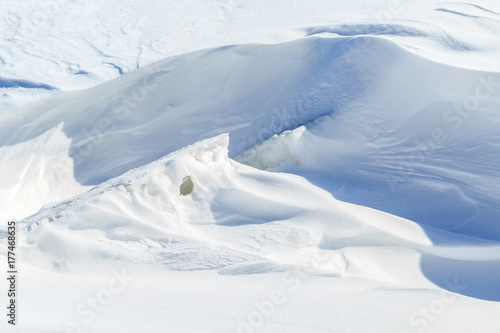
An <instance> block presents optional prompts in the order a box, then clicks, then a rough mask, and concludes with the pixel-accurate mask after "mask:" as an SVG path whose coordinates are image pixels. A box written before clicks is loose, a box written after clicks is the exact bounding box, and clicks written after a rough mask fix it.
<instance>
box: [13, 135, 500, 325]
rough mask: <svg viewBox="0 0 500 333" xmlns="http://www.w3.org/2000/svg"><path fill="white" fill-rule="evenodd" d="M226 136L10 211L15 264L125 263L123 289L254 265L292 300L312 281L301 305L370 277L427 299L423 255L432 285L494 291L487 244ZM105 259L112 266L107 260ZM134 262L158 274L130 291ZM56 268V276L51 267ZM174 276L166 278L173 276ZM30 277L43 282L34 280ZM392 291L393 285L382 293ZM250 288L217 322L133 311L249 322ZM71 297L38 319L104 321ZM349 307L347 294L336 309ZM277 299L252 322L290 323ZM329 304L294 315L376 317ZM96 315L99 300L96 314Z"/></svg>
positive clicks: (77, 270)
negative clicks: (338, 190) (421, 221)
mask: <svg viewBox="0 0 500 333" xmlns="http://www.w3.org/2000/svg"><path fill="white" fill-rule="evenodd" d="M227 147H228V137H227V135H221V136H219V137H217V138H214V139H209V140H205V141H202V142H199V143H197V144H195V145H193V146H189V147H187V148H184V149H182V150H180V151H177V152H175V153H173V154H170V155H169V156H167V157H164V158H161V159H159V160H158V161H155V162H153V163H151V164H148V165H146V166H143V167H140V168H138V169H134V170H132V171H129V172H127V173H125V174H123V175H122V176H119V177H117V178H114V179H111V180H109V181H107V182H105V183H103V184H101V185H99V186H97V187H95V188H93V189H92V190H90V191H88V192H86V193H84V194H82V195H80V196H76V197H74V198H72V199H70V200H67V201H63V202H61V203H59V204H57V205H55V206H53V207H47V208H45V209H43V210H41V211H40V212H39V213H37V214H35V215H33V216H31V217H29V218H26V219H23V220H21V221H19V224H20V229H23V230H24V231H25V232H23V233H22V235H23V236H22V244H25V245H23V246H22V247H21V252H20V255H21V256H22V258H23V264H24V265H26V268H24V267H22V268H23V269H22V271H26V270H27V271H30V270H32V269H34V268H36V269H38V270H40V271H41V272H44V273H43V274H46V280H48V281H53V280H54V279H55V280H65V279H67V277H68V276H73V277H74V279H75V280H76V281H80V280H82V279H85V278H86V279H96V277H99V278H101V279H105V277H106V276H109V275H110V274H111V276H116V275H117V274H122V273H123V272H122V271H121V269H120V268H119V267H126V272H125V274H123V275H124V276H128V277H129V278H128V282H127V283H126V287H127V290H126V291H124V293H129V297H130V296H131V295H134V294H135V295H136V297H137V298H138V299H143V297H144V296H143V294H146V295H148V294H149V293H151V292H153V290H155V289H156V288H158V285H157V284H158V282H157V281H159V280H157V279H158V278H159V277H160V276H168V278H167V279H172V277H177V278H181V277H182V276H185V274H184V275H183V274H182V272H191V274H190V275H189V276H188V277H187V278H188V279H190V280H192V279H193V276H194V277H195V279H198V278H197V277H196V276H200V277H203V279H207V280H208V281H211V283H213V284H214V285H219V284H220V283H225V282H224V281H226V279H227V278H226V277H231V276H234V277H236V278H237V280H236V281H241V279H242V277H244V276H248V275H250V276H251V275H253V274H258V276H262V275H263V276H264V277H263V278H262V279H263V281H264V284H263V285H260V284H259V285H258V286H257V285H256V288H257V289H259V290H260V289H261V288H263V291H264V292H265V291H266V289H270V291H269V292H272V291H274V289H276V287H275V286H276V285H279V284H278V283H279V282H277V281H276V279H278V281H279V280H283V281H284V284H283V285H282V286H281V288H282V289H283V291H282V292H285V290H288V291H287V297H294V296H295V297H298V298H299V299H301V300H303V298H304V296H303V295H300V294H299V293H300V292H301V289H302V288H304V289H305V288H311V287H312V288H314V289H315V290H324V291H325V292H326V293H327V295H328V296H327V297H326V298H325V297H324V296H323V297H321V298H320V299H324V300H323V301H321V300H320V301H319V303H316V302H315V303H316V304H315V305H313V309H318V310H319V309H320V308H321V307H322V306H324V305H326V304H328V305H329V304H330V302H331V301H327V300H328V299H329V298H334V297H335V298H336V297H339V296H340V297H346V296H347V295H349V297H354V298H355V299H356V298H358V297H359V296H356V295H357V293H359V291H360V290H366V291H367V293H368V295H370V294H372V293H375V295H376V294H377V293H380V292H377V290H379V289H380V288H382V290H385V292H383V293H382V295H384V294H387V296H382V297H388V300H389V301H390V302H402V301H403V300H404V298H405V297H408V294H407V293H408V292H409V290H410V289H415V288H418V289H421V290H423V291H424V293H423V295H421V296H419V297H422V296H423V299H424V300H425V299H426V298H427V297H431V299H432V297H436V295H440V293H443V292H441V291H440V289H439V288H438V287H436V286H435V285H434V284H433V283H431V282H430V281H429V279H427V278H426V276H425V273H427V272H426V269H427V268H428V267H427V264H428V265H431V264H432V265H433V266H432V269H430V270H431V271H432V274H433V275H432V276H433V277H437V276H439V278H440V279H442V282H443V284H444V285H443V288H445V289H449V290H450V291H451V292H458V293H462V294H465V295H470V296H473V297H476V298H485V299H490V300H497V301H498V300H499V299H500V294H499V293H495V294H492V293H491V291H492V290H494V288H495V285H496V283H497V279H498V277H499V275H498V270H496V269H494V268H493V267H495V266H498V262H499V261H500V255H499V254H498V253H499V249H500V246H499V245H498V244H496V245H495V244H492V243H488V242H485V241H480V240H477V239H473V238H466V237H457V236H456V235H454V234H450V233H447V232H443V231H439V230H435V229H432V228H422V227H419V226H418V225H417V224H415V223H413V222H411V221H408V220H404V219H401V218H398V217H395V216H391V215H388V214H386V213H382V212H379V211H375V210H372V209H368V208H364V207H361V206H355V205H352V204H348V203H344V202H341V201H338V200H336V199H334V198H333V197H332V196H331V195H330V194H329V193H328V192H326V191H323V190H321V189H320V188H318V187H315V186H314V185H312V184H310V183H309V182H307V181H306V180H304V179H303V178H300V177H297V176H294V175H291V174H279V173H270V172H265V171H259V170H257V169H254V168H251V167H248V166H245V165H242V164H239V163H236V162H234V161H232V160H230V159H228V157H227ZM187 176H189V177H190V178H191V180H192V182H193V184H194V186H193V191H192V193H190V194H188V195H185V196H184V195H180V193H179V188H180V184H181V183H182V181H183V179H184V178H185V177H187ZM427 235H433V236H435V237H439V239H440V240H441V245H440V246H436V245H433V243H432V242H431V240H430V239H429V237H428V236H427ZM424 259H426V261H424ZM459 263H462V264H459ZM463 263H467V265H469V266H474V265H476V266H477V265H482V266H481V270H480V271H479V273H480V274H481V276H483V277H484V278H483V280H482V281H481V283H480V284H479V283H477V281H476V280H475V278H476V276H475V274H477V273H478V270H477V269H476V270H474V271H470V270H464V271H463V272H462V273H461V274H460V275H458V276H457V275H456V273H455V274H452V273H450V272H451V271H458V270H460V269H463V268H464V267H463ZM421 266H422V267H421ZM113 267H114V268H113ZM112 268H113V269H114V271H112V273H110V270H111V269H112ZM122 269H123V268H122ZM167 270H168V271H167ZM117 272H118V273H117ZM144 272H148V273H149V274H154V275H155V276H156V277H157V278H156V279H154V278H153V280H152V281H153V282H152V283H153V285H151V286H148V285H143V287H142V288H141V291H138V290H134V289H132V288H134V287H133V286H134V284H135V283H139V281H138V280H139V279H140V281H144V279H147V277H145V276H144V275H143V274H144ZM166 272H171V273H168V274H167V273H166ZM214 272H217V273H218V274H214ZM59 274H63V275H62V276H65V278H62V277H58V275H59ZM149 278H151V277H149ZM260 279H261V278H259V281H260ZM457 279H458V280H457ZM269 280H270V282H269ZM457 281H460V282H459V283H458V282H457ZM49 283H50V282H49ZM79 283H81V282H79ZM129 283H130V284H131V286H129ZM173 283H174V284H178V283H179V282H178V281H176V280H175V279H174V281H173ZM230 283H234V281H231V282H230ZM250 283H251V282H250ZM302 284H304V286H302ZM464 286H465V287H464ZM38 288H42V289H45V288H51V287H50V284H47V282H41V283H38ZM65 288H67V287H65ZM84 288H85V289H88V288H89V287H84ZM160 288H162V287H160ZM180 288H181V290H182V291H183V294H181V295H184V296H182V297H186V294H188V295H189V294H190V289H192V288H193V286H192V285H190V284H188V285H184V286H181V287H180ZM194 288H195V289H196V287H194ZM205 288H206V287H205ZM230 288H231V289H232V288H235V287H234V286H233V287H230ZM273 288H274V289H273ZM299 288H300V289H299ZM318 288H319V289H318ZM454 288H455V289H454ZM209 289H211V288H209ZM221 289H226V286H224V288H221ZM110 290H111V288H110ZM400 290H402V291H403V292H400ZM405 290H406V291H405ZM170 292H171V291H167V293H170ZM295 292H297V294H299V295H295ZM394 292H396V294H395V295H394V296H391V293H394ZM451 292H446V294H444V295H445V296H438V297H444V299H445V300H446V301H447V302H450V304H451V303H455V302H457V303H458V305H456V306H455V307H456V308H458V309H453V310H452V313H460V312H461V311H464V310H465V309H467V308H469V307H472V308H474V309H476V311H477V309H481V310H484V311H485V312H484V313H481V315H480V317H481V318H482V319H483V320H484V322H485V323H489V325H493V324H494V321H492V319H488V317H487V315H489V316H493V318H495V317H494V313H495V312H496V311H498V309H499V308H498V306H497V304H491V303H490V305H489V307H485V306H486V304H488V303H485V302H483V301H478V300H474V299H467V298H464V297H463V296H457V295H455V294H452V293H451ZM346 293H347V295H345V294H346ZM92 294H97V300H99V299H101V300H104V301H102V302H101V301H100V303H102V304H101V305H107V300H106V298H105V296H103V295H104V293H102V295H101V294H99V292H97V293H96V292H90V295H92ZM426 294H427V296H426ZM210 295H212V296H210ZM343 295H344V296H343ZM119 296H121V294H119ZM177 297H179V296H177ZM189 297H190V298H191V301H190V302H191V303H192V305H191V307H194V308H196V306H197V304H199V302H201V300H202V299H203V298H206V297H214V296H213V294H211V292H208V293H207V291H206V290H201V291H198V294H196V295H191V296H189ZM218 297H220V296H218ZM218 297H217V296H215V298H216V299H217V298H218ZM226 297H230V296H226ZM253 297H255V296H254V292H251V293H250V295H246V297H245V298H244V300H243V302H242V304H239V305H237V306H235V307H233V308H231V309H230V310H229V309H227V310H224V311H223V313H224V315H223V317H224V320H223V323H220V322H219V323H218V322H217V320H214V318H212V316H213V314H207V312H206V310H204V311H202V312H201V313H193V314H191V315H188V314H187V313H186V312H185V311H186V310H184V309H179V308H177V307H176V308H166V307H165V306H166V305H165V304H163V303H161V302H160V304H159V306H160V307H161V308H163V309H165V310H164V311H166V312H165V313H164V314H163V315H162V316H160V317H159V318H154V319H149V320H148V322H147V323H143V326H142V329H145V330H147V331H162V330H164V329H167V328H168V329H169V330H173V331H179V332H180V331H187V330H188V327H193V328H192V330H193V331H212V329H210V330H207V326H199V325H200V323H199V322H198V323H196V320H193V319H194V317H193V316H196V318H197V320H198V321H199V320H202V321H204V322H205V325H208V326H210V325H214V328H213V331H220V330H223V331H228V332H230V331H236V332H245V331H248V327H249V328H250V329H251V330H253V329H254V327H253V326H255V325H254V324H255V323H258V322H259V321H257V322H256V321H255V320H253V319H252V316H249V317H248V318H250V319H248V318H245V315H246V313H245V311H248V310H246V308H247V307H248V305H249V304H250V306H251V302H250V301H245V300H246V299H250V300H251V299H252V298H253ZM309 297H310V296H309ZM71 298H73V297H71ZM375 298H378V296H375ZM63 299H68V297H64V298H63ZM152 299H153V301H152V302H153V303H151V302H150V300H149V299H144V302H146V303H147V304H148V305H145V306H146V308H151V309H152V308H154V307H156V306H157V305H156V304H155V303H154V302H158V301H157V300H156V299H155V297H152ZM306 299H307V297H306ZM36 302H37V300H36V298H35V299H32V298H31V297H29V298H28V297H25V298H24V299H23V304H24V306H23V307H27V308H33V307H34V306H35V304H36ZM72 302H73V303H75V304H72ZM79 302H81V301H79V300H78V298H74V301H70V302H69V311H68V310H63V311H62V313H61V310H60V309H59V308H58V307H57V306H55V307H54V306H53V305H49V306H48V307H47V308H46V309H43V310H40V313H38V314H37V316H42V317H43V316H50V314H49V313H50V312H52V311H57V312H58V313H59V315H58V317H57V318H54V319H52V320H51V321H50V324H49V323H47V324H45V325H46V329H47V330H49V329H50V330H54V329H61V330H64V329H67V328H66V327H72V326H71V325H72V324H76V325H77V326H78V327H79V328H81V329H85V330H88V331H92V332H105V331H107V330H108V329H109V328H108V326H107V325H109V323H108V324H107V325H106V324H104V325H102V324H101V322H100V321H99V322H98V321H95V320H94V317H93V315H91V314H90V313H91V309H92V307H91V306H90V305H87V307H83V306H80V304H78V303H79ZM215 302H216V303H215V304H217V306H220V311H222V310H223V309H225V305H223V304H219V302H220V301H217V300H216V301H215ZM258 302H260V300H259V301H258ZM273 302H274V301H273ZM281 302H283V303H285V296H284V295H282V296H281V297H278V301H276V305H273V308H274V307H275V306H276V307H278V306H279V305H281ZM323 302H326V303H323ZM363 302H364V304H365V306H367V305H369V304H372V305H374V303H371V302H374V301H370V300H369V301H366V300H364V301H363ZM224 303H225V302H224ZM247 303H249V304H247ZM263 303H266V300H264V301H263ZM83 304H85V301H84V302H83ZM89 304H90V302H89ZM266 304H270V303H266ZM259 306H262V305H261V304H260V305H259ZM266 306H268V305H266ZM75 307H76V311H75ZM357 307H359V305H355V306H353V307H352V308H350V309H349V311H353V310H354V309H355V308H357ZM96 311H97V310H94V316H95V315H97V314H96ZM156 311H158V310H156ZM266 311H271V308H269V306H268V308H267V310H265V311H263V313H264V314H266V313H267V312H266ZM289 311H290V309H288V308H287V307H286V306H285V307H284V309H282V311H280V313H279V314H278V315H277V316H276V317H275V316H274V315H273V314H269V319H268V320H266V325H265V326H264V327H263V331H269V332H287V331H290V329H291V328H290V327H289V326H288V325H293V321H292V322H290V323H289V324H288V325H285V322H287V321H289V320H290V316H291V312H289ZM309 311H311V310H309ZM390 311H392V309H391V308H388V309H387V310H385V311H383V312H382V313H381V315H383V316H385V317H390ZM75 312H76V316H75ZM273 312H274V310H273ZM323 312H324V310H323ZM22 313H23V314H24V313H25V312H24V311H23V312H22ZM250 313H252V311H251V312H250ZM339 313H342V311H338V310H336V311H332V312H330V311H326V312H324V314H323V316H324V315H328V314H330V316H331V315H333V317H331V319H326V318H327V317H321V318H322V321H321V322H317V323H310V324H307V325H311V327H309V329H310V331H311V332H312V331H318V330H320V329H327V328H328V329H333V328H334V327H339V328H342V330H343V331H347V330H352V329H353V327H356V328H357V329H358V330H360V331H364V332H377V331H378V330H379V329H380V328H378V327H376V328H375V327H373V326H372V325H371V324H370V322H369V321H361V322H359V323H358V324H355V326H352V325H354V324H353V323H352V322H349V323H350V324H346V323H343V324H342V323H337V320H332V319H334V318H336V317H337V316H338V315H339ZM401 313H402V314H403V313H404V311H402V312H401ZM107 315H108V314H107V313H105V312H104V313H103V314H102V316H103V317H104V316H107ZM177 316H183V320H182V321H181V322H177V321H176V320H175V319H172V318H176V317H177ZM198 316H199V317H198ZM266 316H267V315H266ZM407 316H408V317H409V318H411V319H410V320H411V321H410V323H411V327H412V328H415V329H416V328H419V327H421V326H422V325H424V324H422V320H423V319H422V318H424V317H422V316H421V315H418V314H417V315H415V314H412V313H411V311H409V312H408V314H407ZM238 317H240V319H238ZM241 317H242V318H243V319H241ZM337 318H338V317H337ZM90 319H92V320H90ZM402 319H406V318H402ZM219 320H220V319H219ZM43 321H44V320H42V322H43ZM246 321H248V322H246ZM191 322H194V323H191ZM424 323H425V322H424ZM31 325H33V322H32V321H29V322H23V324H22V326H21V327H23V328H25V329H26V330H31V329H33V326H31ZM36 325H37V328H39V329H40V328H41V329H44V328H45V327H44V325H42V326H41V327H40V326H38V325H39V323H38V322H37V323H36ZM68 325H69V326H68ZM130 325H131V323H130V321H129V320H123V321H120V322H115V323H113V326H112V327H113V330H119V331H125V332H132V331H134V330H136V329H137V328H132V327H131V326H130ZM163 325H165V326H163ZM304 325H306V324H305V322H304V321H302V320H299V321H297V322H296V324H295V326H294V327H293V329H292V331H294V330H295V331H297V332H299V331H304V330H305V331H307V330H306V327H304ZM404 325H405V320H396V321H394V323H392V324H391V325H388V324H387V323H385V326H386V327H391V326H392V327H393V329H395V328H398V329H400V330H401V329H403V328H404ZM160 327H162V328H161V329H160ZM469 329H472V326H470V325H465V326H464V327H461V331H463V332H466V331H467V330H469Z"/></svg>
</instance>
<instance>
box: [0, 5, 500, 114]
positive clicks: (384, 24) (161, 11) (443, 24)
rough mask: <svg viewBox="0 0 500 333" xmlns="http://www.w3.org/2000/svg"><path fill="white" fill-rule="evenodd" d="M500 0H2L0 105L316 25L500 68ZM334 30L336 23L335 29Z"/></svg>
mask: <svg viewBox="0 0 500 333" xmlns="http://www.w3.org/2000/svg"><path fill="white" fill-rule="evenodd" d="M499 14H500V6H499V5H498V3H497V2H496V1H491V0H477V1H474V2H473V3H468V2H436V1H434V0H420V1H418V2H414V1H402V0H376V1H370V2H366V1H362V0H336V1H328V0H315V1H314V3H312V4H311V2H310V1H308V0H293V1H292V2H282V1H274V2H272V3H270V2H269V1H266V0H252V1H245V0H223V1H220V0H205V1H198V0H185V1H182V2H177V1H160V0H154V1H148V2H143V1H132V0H125V1H119V2H117V1H111V2H106V3H103V2H102V1H98V0H86V1H80V0H44V1H13V0H4V1H2V6H0V15H1V17H2V20H0V40H1V44H2V47H1V48H0V112H9V111H11V110H13V109H15V108H16V107H19V106H22V105H25V104H27V103H29V102H32V101H35V100H37V99H40V98H44V97H46V96H48V95H51V94H54V93H57V92H59V91H67V90H75V89H82V88H87V87H91V86H95V85H96V84H99V83H102V82H105V81H108V80H110V79H113V78H116V77H117V76H119V75H121V74H122V73H125V72H128V71H131V70H133V69H136V68H138V67H143V66H145V65H148V64H151V63H153V62H155V61H158V60H162V59H164V58H166V57H168V56H172V55H177V54H184V53H187V52H191V51H196V50H200V49H203V48H211V47H218V46H224V45H230V44H242V43H278V42H284V41H289V40H292V39H295V38H300V37H303V36H304V35H306V34H308V33H309V31H310V28H309V27H313V28H312V29H317V28H316V27H318V26H326V27H327V26H332V25H341V26H342V29H341V30H342V31H343V32H342V33H341V34H347V35H389V36H391V37H394V38H398V42H399V43H402V44H406V45H408V47H411V48H412V49H414V50H416V51H418V52H420V53H422V54H425V55H427V56H430V57H432V58H433V59H440V60H443V61H445V62H447V63H452V64H454V65H460V66H462V67H467V68H473V69H477V70H495V71H499V70H500V67H499V65H498V62H492V61H491V59H494V58H495V55H496V54H498V52H499V50H500V42H498V39H497V38H491V36H492V35H495V34H496V32H497V31H498V29H499V26H498V19H499V17H500V15H499ZM335 30H339V29H338V28H336V29H335Z"/></svg>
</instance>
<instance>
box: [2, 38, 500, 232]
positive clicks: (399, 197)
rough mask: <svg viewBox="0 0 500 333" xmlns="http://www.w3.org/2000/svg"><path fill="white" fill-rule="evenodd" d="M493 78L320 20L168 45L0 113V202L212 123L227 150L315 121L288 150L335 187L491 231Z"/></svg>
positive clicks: (96, 175)
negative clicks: (110, 73)
mask: <svg viewBox="0 0 500 333" xmlns="http://www.w3.org/2000/svg"><path fill="white" fill-rule="evenodd" d="M359 45H362V47H360V46H359ZM208 81H210V82H211V83H210V85H209V86H207V85H206V82H208ZM499 84H500V77H499V76H498V74H496V73H491V72H490V73H489V72H477V71H472V70H466V69H460V68H456V67H452V66H449V65H445V64H440V63H436V62H433V61H430V60H427V59H425V58H422V57H420V56H418V55H415V54H413V53H410V52H409V51H408V50H406V49H404V48H402V47H400V46H398V45H397V44H395V43H394V42H391V41H389V40H387V39H385V38H380V37H353V38H351V37H337V36H332V35H330V34H329V35H324V34H323V33H321V35H320V36H316V35H313V36H309V37H307V38H303V39H298V40H295V41H291V42H287V43H284V44H277V45H242V46H230V47H223V48H217V49H209V50H204V51H199V52H195V53H190V54H186V55H182V56H178V57H173V58H169V59H166V60H164V61H162V62H159V63H156V64H154V65H151V66H148V67H144V68H141V69H139V70H137V71H134V72H131V73H128V74H126V75H124V76H122V77H120V78H118V79H116V80H113V81H110V82H108V83H105V84H103V85H101V86H98V87H95V88H90V89H87V90H83V91H78V92H68V93H61V94H58V95H56V96H54V97H50V98H48V99H46V100H44V101H43V103H35V104H32V105H29V106H26V107H24V108H20V109H18V110H17V111H16V112H15V113H8V114H5V115H3V116H2V118H1V120H2V122H1V123H0V126H1V127H2V133H5V135H4V136H3V137H2V138H0V139H1V144H2V150H3V151H2V153H3V156H9V158H3V159H2V160H1V162H0V163H2V164H4V165H5V166H4V167H5V168H8V169H9V170H12V171H11V172H9V173H8V174H4V175H3V176H2V178H1V184H2V189H3V193H5V195H4V198H5V199H4V200H2V201H1V204H2V213H3V216H4V217H5V218H21V217H23V216H26V215H27V214H31V213H34V212H36V210H38V209H39V208H40V207H41V206H42V205H44V204H47V203H49V202H52V201H59V200H62V199H64V198H67V197H69V196H72V195H75V194H77V193H80V192H81V191H82V190H84V189H86V188H88V186H93V185H97V184H99V183H100V182H102V181H105V180H107V179H109V178H111V177H115V176H117V175H119V174H121V173H123V172H125V171H127V170H129V169H130V168H134V167H137V166H140V165H143V164H145V163H148V162H151V161H153V160H155V159H157V158H159V157H160V156H162V155H164V154H166V153H169V152H172V151H174V150H176V149H179V148H181V147H183V146H185V145H187V144H190V143H192V142H195V141H197V140H200V139H203V138H207V137H211V136H214V135H217V134H220V133H224V132H229V133H230V135H231V138H232V140H231V144H230V155H231V156H233V155H237V154H239V153H241V152H242V151H244V150H245V149H247V148H249V147H251V146H252V145H255V144H257V143H259V142H261V141H262V140H265V139H267V138H269V137H271V136H272V135H274V134H277V133H281V132H283V131H285V130H289V129H293V128H296V127H298V126H300V125H303V124H306V123H310V122H314V125H313V127H312V128H314V130H311V131H307V132H306V133H308V134H307V135H306V136H304V140H306V141H304V142H302V143H301V147H304V149H303V151H299V152H298V153H297V155H298V156H300V158H301V159H303V160H308V159H309V160H310V163H309V165H304V166H303V167H302V169H304V170H305V172H306V173H308V174H313V177H314V175H318V174H319V179H318V180H317V181H316V183H321V184H323V185H324V186H326V183H325V182H324V178H327V179H329V184H330V185H328V186H330V187H331V191H332V193H333V194H334V195H335V196H339V198H341V199H344V200H347V201H351V202H356V203H360V204H363V205H367V206H371V207H373V208H377V209H382V210H385V211H389V212H391V213H395V214H397V215H400V216H404V217H406V218H410V219H413V220H415V221H417V222H421V223H425V224H428V225H431V226H437V227H440V228H444V229H455V230H456V231H457V232H462V233H465V234H471V235H474V236H479V237H483V238H491V239H497V240H498V239H499V237H500V227H499V226H498V223H496V216H497V215H498V204H497V203H498V199H497V193H498V191H499V188H498V186H499V185H498V184H500V182H499V181H498V179H499V173H498V171H497V168H496V167H495V166H496V164H497V163H498V156H499V155H498V146H499V138H498V136H497V134H496V133H497V132H498V130H499V128H498V127H499V122H498V121H499V118H498V114H497V110H498V105H499V104H500V90H499V89H498V87H499ZM457 105H458V106H457ZM42 115H43V116H42ZM319 117H323V118H321V119H318V118H319ZM28 120H29V121H28ZM12 128H22V130H19V131H15V132H12V130H8V129H12ZM47 129H50V132H45V134H44V131H45V130H47ZM309 133H311V136H310V138H309V136H308V135H309ZM42 134H43V135H42ZM51 138H52V139H51ZM56 138H60V139H56ZM323 138H324V139H326V142H325V140H324V139H323ZM307 140H308V141H307ZM41 142H43V143H41ZM40 145H43V146H44V149H43V150H40V148H39V147H40ZM313 147H321V149H313ZM457 152H460V154H458V153H457ZM66 155H67V156H66ZM325 156H326V158H325ZM472 161H473V162H475V163H471V162H472ZM476 163H480V165H481V168H480V170H478V168H477V165H476ZM306 164H307V163H306ZM24 165H25V166H26V167H24V168H22V167H20V166H24ZM54 166H55V167H54ZM351 166H353V167H351ZM338 169H342V170H344V171H342V172H334V173H332V172H331V170H338ZM61 170H63V172H61ZM325 173H327V174H329V175H328V177H323V176H322V175H324V174H325ZM16 174H17V177H16V176H14V175H16ZM478 177H481V178H480V180H478ZM16 178H17V179H19V182H16ZM56 178H57V179H56ZM53 179H55V180H54V181H53ZM48 183H50V186H48V185H47V184H48ZM345 184H347V185H345ZM344 185H345V187H344V188H342V186H344ZM14 189H15V190H14ZM335 189H337V190H335ZM358 189H359V190H358ZM423 193H425V195H423ZM430 195H432V196H433V200H430V201H429V200H428V198H429V196H430Z"/></svg>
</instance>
